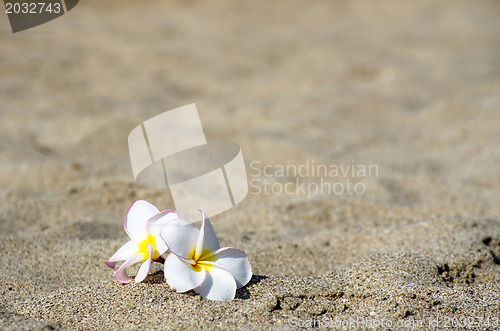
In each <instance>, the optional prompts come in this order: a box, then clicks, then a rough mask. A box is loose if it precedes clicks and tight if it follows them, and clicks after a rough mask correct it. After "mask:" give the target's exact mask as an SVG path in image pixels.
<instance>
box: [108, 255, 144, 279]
mask: <svg viewBox="0 0 500 331" xmlns="http://www.w3.org/2000/svg"><path fill="white" fill-rule="evenodd" d="M143 257H144V254H142V253H138V254H134V255H132V256H131V257H129V258H128V259H127V260H126V261H125V262H123V264H122V265H121V266H120V268H118V271H116V274H115V278H116V280H117V281H119V282H120V283H124V284H128V283H129V282H130V281H131V280H132V278H130V277H129V276H128V275H127V270H126V269H127V268H128V267H130V266H131V265H133V264H136V263H139V262H141V261H142V259H143Z"/></svg>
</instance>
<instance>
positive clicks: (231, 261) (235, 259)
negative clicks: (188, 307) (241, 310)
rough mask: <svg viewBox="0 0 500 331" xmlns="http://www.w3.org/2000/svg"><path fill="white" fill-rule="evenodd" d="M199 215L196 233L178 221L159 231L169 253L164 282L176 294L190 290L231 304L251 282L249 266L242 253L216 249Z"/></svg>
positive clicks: (213, 237)
mask: <svg viewBox="0 0 500 331" xmlns="http://www.w3.org/2000/svg"><path fill="white" fill-rule="evenodd" d="M200 211H201V213H202V215H203V222H202V225H201V228H200V229H199V230H198V229H197V228H196V226H195V225H194V224H193V223H192V222H190V221H186V220H182V219H179V220H176V221H172V222H170V223H168V224H166V225H165V226H163V227H162V229H161V231H160V235H161V237H162V238H163V240H165V243H166V244H167V246H168V248H169V249H170V252H171V254H169V255H168V257H167V258H166V260H165V268H164V272H165V279H166V281H167V283H168V285H169V286H170V287H171V288H173V289H175V290H176V291H177V292H187V291H189V290H194V291H195V292H197V293H199V294H200V295H201V296H203V297H207V298H208V299H211V300H220V301H223V300H231V299H233V298H234V296H235V293H236V289H237V288H240V287H242V286H244V285H246V284H247V283H248V281H249V280H250V279H251V278H252V266H251V265H250V261H249V260H248V257H247V255H246V254H245V252H243V251H242V250H239V249H236V248H232V247H223V248H220V245H219V241H218V240H217V237H216V235H215V231H214V229H213V227H212V224H211V223H210V220H209V219H208V218H207V217H206V216H205V213H204V212H203V210H201V209H200Z"/></svg>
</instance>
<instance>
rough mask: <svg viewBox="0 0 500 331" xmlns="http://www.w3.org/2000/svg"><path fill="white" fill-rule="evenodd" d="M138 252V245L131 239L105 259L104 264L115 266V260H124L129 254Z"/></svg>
mask: <svg viewBox="0 0 500 331" xmlns="http://www.w3.org/2000/svg"><path fill="white" fill-rule="evenodd" d="M138 252H139V247H137V244H136V243H135V242H134V241H133V240H129V241H127V242H126V243H125V244H124V245H123V246H122V247H120V248H119V249H118V250H117V251H116V253H115V254H113V256H112V257H111V258H110V259H109V260H107V261H106V262H104V263H106V265H107V266H109V267H110V268H114V267H115V266H116V262H118V261H125V260H126V259H128V258H129V257H130V256H132V255H134V254H136V253H138Z"/></svg>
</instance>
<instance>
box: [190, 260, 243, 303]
mask: <svg viewBox="0 0 500 331" xmlns="http://www.w3.org/2000/svg"><path fill="white" fill-rule="evenodd" d="M194 290H195V292H196V293H199V294H200V295H201V296H202V297H206V298H208V299H210V300H217V301H225V300H232V299H234V295H235V294H236V281H235V280H234V277H233V276H232V275H231V273H230V272H229V270H227V269H225V268H223V267H221V266H217V265H212V266H210V267H209V271H208V272H207V276H206V278H205V281H204V282H203V284H201V286H199V287H197V288H195V289H194Z"/></svg>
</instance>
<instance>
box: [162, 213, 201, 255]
mask: <svg viewBox="0 0 500 331" xmlns="http://www.w3.org/2000/svg"><path fill="white" fill-rule="evenodd" d="M199 232H200V230H198V229H197V228H196V226H195V225H194V224H193V223H192V222H190V221H187V220H183V219H177V220H173V221H172V222H169V223H167V224H165V225H164V226H163V227H162V228H161V230H160V236H161V238H162V239H163V240H164V241H165V244H166V245H167V247H168V248H169V249H170V251H171V252H173V253H174V254H176V255H179V256H181V257H185V258H187V256H188V254H189V253H191V251H192V250H193V248H194V247H195V245H196V240H197V238H198V233H199Z"/></svg>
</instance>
